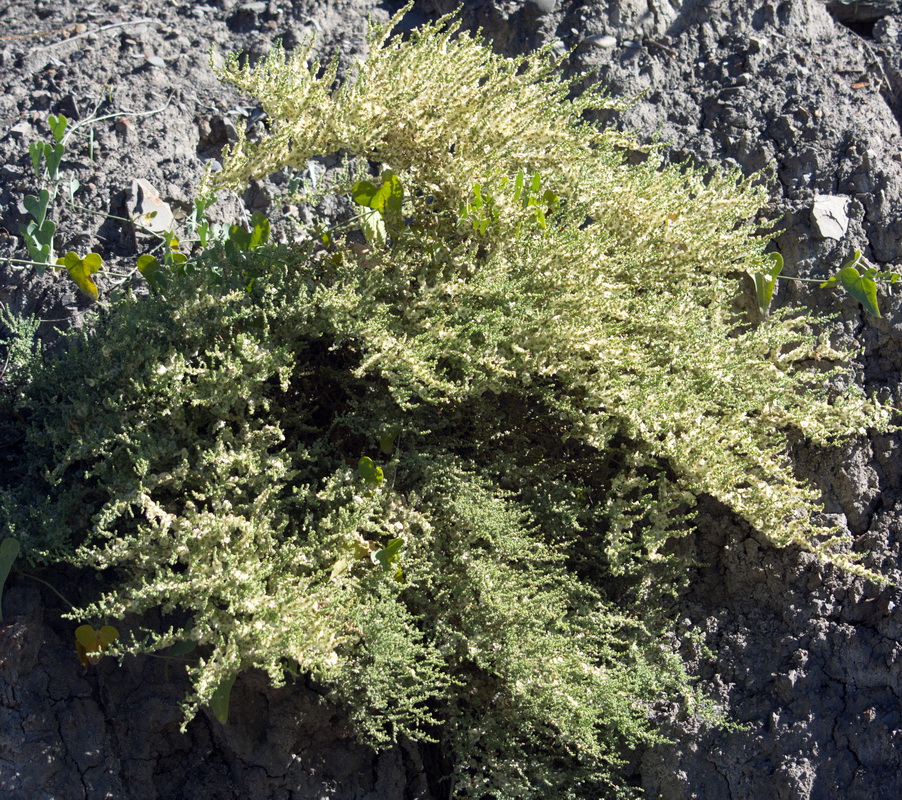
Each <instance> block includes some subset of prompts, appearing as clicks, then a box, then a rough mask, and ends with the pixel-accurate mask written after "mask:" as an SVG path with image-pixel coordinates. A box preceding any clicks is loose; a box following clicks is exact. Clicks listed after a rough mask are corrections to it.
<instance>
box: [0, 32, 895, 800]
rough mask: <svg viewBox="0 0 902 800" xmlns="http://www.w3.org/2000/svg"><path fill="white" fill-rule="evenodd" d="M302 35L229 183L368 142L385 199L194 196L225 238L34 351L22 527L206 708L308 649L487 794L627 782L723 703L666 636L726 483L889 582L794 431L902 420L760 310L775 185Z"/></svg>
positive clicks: (556, 109)
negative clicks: (661, 705) (746, 312)
mask: <svg viewBox="0 0 902 800" xmlns="http://www.w3.org/2000/svg"><path fill="white" fill-rule="evenodd" d="M308 55H309V50H305V49H304V48H300V53H299V55H297V56H295V57H292V58H291V59H288V60H286V58H285V56H284V55H283V54H282V53H280V52H278V51H277V52H276V53H275V54H273V55H271V56H270V57H269V58H268V59H267V60H265V61H264V62H263V63H262V64H260V65H259V66H258V67H257V68H255V69H250V68H242V67H239V66H238V64H237V61H232V62H230V64H229V66H228V67H227V68H226V73H225V74H226V77H228V78H229V79H230V80H232V81H233V82H235V83H236V84H237V85H238V86H239V88H242V89H245V90H248V91H251V92H253V93H254V94H256V95H257V96H258V97H259V98H260V100H261V102H262V103H263V105H264V107H265V108H266V110H267V113H268V114H269V117H270V119H271V121H272V133H271V135H270V136H269V137H268V138H264V139H263V140H262V141H261V142H260V143H259V144H258V145H256V146H252V145H251V144H249V143H248V142H246V141H243V140H242V141H239V143H238V145H237V146H236V149H235V150H234V151H233V152H232V153H231V154H230V155H229V157H228V158H227V159H226V161H225V168H224V170H223V171H222V172H221V173H218V174H217V176H215V177H216V179H217V180H221V181H222V182H223V184H224V185H228V186H233V187H238V186H242V185H243V182H244V181H246V180H247V179H248V178H249V177H251V176H260V175H264V174H266V173H268V172H271V171H275V170H277V169H280V168H283V167H286V166H287V167H292V168H296V169H300V168H302V167H303V166H304V165H305V164H306V161H307V159H308V158H310V157H312V156H314V155H329V154H334V153H338V152H342V153H345V154H347V155H348V156H349V157H350V158H357V159H359V160H362V161H373V162H377V163H378V164H380V165H382V166H381V169H380V173H379V174H380V178H379V182H378V184H377V183H376V182H374V181H373V182H371V181H369V180H353V179H351V178H350V175H351V171H350V170H349V172H348V176H349V179H348V180H347V181H346V182H345V184H343V185H341V186H339V190H340V191H343V192H345V193H346V194H348V195H349V196H351V197H352V198H353V199H354V200H355V201H356V202H357V204H358V205H359V206H361V207H362V208H363V209H365V210H364V213H363V215H362V216H355V217H354V218H353V219H352V220H349V221H347V222H346V223H345V224H343V225H340V226H338V227H337V228H334V229H332V230H331V231H330V232H329V234H328V235H327V236H324V235H323V233H322V229H321V228H320V227H315V228H313V229H312V230H311V231H309V234H310V235H309V236H308V237H307V238H306V239H304V240H303V241H301V242H299V243H297V244H294V245H292V246H290V247H288V246H279V245H275V244H272V243H269V242H267V237H268V223H264V220H263V219H262V218H259V217H258V218H256V219H252V220H251V223H252V228H251V230H248V229H245V228H238V227H235V228H232V229H231V230H230V231H229V233H228V236H227V238H226V239H225V240H222V241H219V242H217V241H215V239H216V236H215V235H214V232H213V231H212V228H210V227H207V228H204V225H208V223H207V222H206V221H205V217H204V212H205V210H206V208H207V207H208V201H207V200H203V201H201V202H199V203H198V204H196V206H195V215H194V216H195V218H194V225H195V227H196V230H197V232H198V234H199V236H200V237H201V238H204V237H206V241H207V242H209V243H210V246H209V247H208V248H207V250H206V251H205V252H204V253H203V254H201V255H200V256H198V257H196V258H187V257H186V256H184V254H182V253H181V251H180V250H179V247H178V242H177V241H176V240H175V239H174V238H171V237H170V238H169V239H168V240H167V247H166V248H164V249H165V251H166V252H164V255H163V258H162V260H158V259H156V258H155V257H153V256H149V257H148V258H145V259H143V260H142V261H140V262H139V269H140V270H141V272H142V274H144V276H145V278H147V279H148V280H149V281H150V283H151V285H152V286H153V287H154V289H155V291H154V292H153V293H152V294H151V295H150V296H149V297H142V298H135V297H132V296H128V295H125V294H123V295H121V296H119V297H117V298H115V299H114V300H113V302H112V303H111V307H110V309H109V311H108V313H106V314H105V315H104V316H97V317H95V318H94V319H93V321H91V322H90V324H88V325H86V326H85V328H84V330H82V331H78V332H75V333H73V334H72V335H71V337H70V340H69V346H68V348H67V351H66V353H65V354H64V356H62V357H61V358H59V359H56V360H49V361H47V362H46V363H44V364H38V365H37V366H36V367H34V369H33V370H32V377H31V378H30V380H29V381H28V383H27V385H26V386H23V388H22V390H21V392H20V393H19V395H17V397H16V399H15V403H16V408H15V411H16V413H17V414H19V417H20V418H21V419H23V420H25V419H27V425H26V424H24V423H23V430H22V436H23V437H24V440H25V441H24V443H23V445H22V453H21V459H20V460H19V461H18V462H17V469H18V474H17V475H15V476H13V477H14V478H15V480H14V483H13V485H12V487H11V488H10V489H8V490H6V491H5V492H3V493H2V494H0V524H5V525H8V526H11V527H12V528H13V529H14V530H15V531H16V533H17V536H18V538H19V540H20V541H21V543H22V545H23V548H24V550H25V551H26V553H27V555H28V556H29V558H30V559H32V560H33V561H53V560H58V559H63V560H66V561H68V562H70V563H73V564H76V565H79V566H84V567H90V568H92V569H94V570H100V571H102V572H103V573H104V574H106V575H107V576H108V578H109V583H108V585H107V586H106V587H105V589H104V591H103V593H102V595H101V596H100V597H99V598H98V599H97V600H96V601H95V602H93V603H91V604H89V605H88V606H87V607H85V608H82V609H79V611H78V612H76V613H75V614H74V615H73V616H74V617H76V618H79V619H80V618H84V617H90V618H95V619H107V618H109V619H117V620H135V619H139V616H138V615H141V614H144V613H145V612H148V611H151V610H154V611H157V612H158V613H159V614H161V615H162V619H163V621H164V628H163V629H162V630H159V629H157V630H137V629H133V630H132V632H131V634H130V635H129V634H127V635H126V636H125V637H124V641H123V642H122V643H121V646H120V651H121V652H152V651H157V650H163V649H165V648H172V650H171V651H170V653H172V652H174V651H176V650H179V648H184V647H185V643H186V642H187V643H195V644H196V645H197V647H196V653H197V657H196V658H193V657H192V659H191V660H189V661H188V662H187V667H188V674H189V677H190V679H191V682H192V691H191V695H190V696H189V697H188V699H187V701H186V711H187V716H188V717H190V716H191V715H192V714H193V713H195V712H196V711H197V709H198V708H199V707H201V706H203V705H209V706H210V707H211V709H212V710H213V713H214V714H215V715H216V716H217V717H218V718H219V719H221V720H225V719H227V716H228V705H227V703H228V697H229V691H230V689H231V686H232V684H233V682H234V681H235V679H236V676H238V675H240V673H242V672H244V671H246V670H248V669H252V668H258V669H262V670H264V671H266V672H267V673H268V674H269V676H270V678H271V679H272V681H273V682H274V683H275V684H280V683H282V682H284V681H285V680H287V679H289V678H290V677H292V676H293V675H296V674H297V673H298V672H299V671H300V672H304V673H307V674H309V675H311V676H312V677H313V678H314V679H315V680H316V681H318V682H319V683H320V684H322V685H323V686H325V687H326V688H327V689H328V691H329V695H330V697H331V698H332V699H333V700H334V701H335V702H338V703H341V704H343V705H344V707H345V708H346V709H347V711H348V713H349V715H350V717H351V718H352V720H353V721H354V723H355V725H356V727H357V729H358V731H359V732H360V735H361V736H362V737H363V738H365V739H366V740H367V741H370V742H372V743H374V744H376V745H384V744H386V743H389V742H391V741H394V740H395V739H396V738H397V737H398V736H402V735H403V736H409V737H412V738H415V739H433V738H440V739H441V740H442V741H443V742H444V743H445V745H446V746H447V747H448V748H449V749H450V752H451V754H452V756H453V760H454V763H455V772H454V775H453V783H454V786H455V791H456V793H457V795H458V796H461V797H485V796H491V797H495V798H498V799H499V800H502V799H503V798H510V800H513V799H514V798H518V799H519V798H546V797H555V798H571V797H572V798H578V797H593V798H594V797H599V796H608V795H610V796H614V795H616V794H618V793H621V792H622V793H626V790H625V789H624V788H623V787H622V786H621V785H620V781H619V780H618V777H617V774H618V773H617V770H618V767H619V765H620V764H621V763H622V760H623V756H624V753H625V751H626V750H627V749H628V748H632V747H636V746H640V745H645V744H648V743H650V742H654V741H657V740H658V734H657V733H656V732H655V730H654V726H653V724H652V718H653V713H654V710H655V707H656V703H658V702H662V701H663V702H667V703H673V704H676V705H677V706H678V707H680V708H681V709H682V712H683V713H685V714H702V715H704V714H705V713H706V712H705V706H704V703H703V702H702V701H701V700H700V698H699V697H698V696H697V694H696V693H695V692H694V691H693V689H692V685H691V681H690V679H689V678H688V677H687V675H686V674H685V671H684V670H683V667H682V665H681V663H680V661H679V659H678V658H677V656H676V655H675V654H674V653H673V652H671V651H670V649H669V647H668V645H667V644H666V643H667V641H668V640H670V639H671V638H672V635H673V625H672V621H670V620H669V619H668V616H667V612H666V607H667V604H666V603H665V602H664V599H665V598H667V597H669V596H670V595H671V594H672V593H673V592H674V591H675V590H676V589H677V588H678V587H679V585H680V581H681V579H682V575H683V574H684V572H685V570H684V565H682V564H681V563H680V562H679V561H678V560H677V559H675V558H673V557H672V556H671V555H669V551H668V542H669V540H670V539H671V538H673V537H674V536H679V535H683V534H685V533H686V532H687V531H688V530H690V529H691V527H690V522H691V506H692V504H693V503H694V500H695V498H696V497H697V496H698V495H700V494H703V493H706V494H710V495H713V496H714V497H716V498H718V499H720V500H721V501H722V502H724V503H725V504H727V505H728V506H729V507H731V508H732V509H733V510H734V511H735V512H736V513H737V514H738V515H740V516H741V517H743V518H744V519H745V520H747V521H748V523H749V524H751V525H753V526H755V527H757V528H758V529H759V530H761V531H762V532H763V533H764V534H765V535H767V536H768V537H769V538H770V539H771V541H773V542H774V543H776V544H788V543H796V544H799V545H801V546H803V547H807V548H809V549H811V550H813V551H815V552H817V553H819V554H820V555H821V556H822V557H824V558H827V559H830V560H832V561H834V562H836V563H838V564H841V565H843V566H845V567H846V568H848V569H850V570H853V571H855V572H857V573H858V574H862V575H869V574H870V573H868V572H867V571H866V570H864V569H863V568H862V567H861V566H860V565H858V563H857V562H856V561H855V558H854V556H853V555H852V554H851V553H850V551H849V543H848V542H847V541H846V540H844V539H840V538H837V537H835V536H833V533H834V532H833V531H831V530H829V529H828V530H825V529H822V528H821V527H819V526H818V525H817V523H816V521H815V519H816V512H817V511H818V510H819V506H818V503H817V494H816V492H815V491H814V490H813V489H812V488H811V487H809V486H807V485H805V484H804V483H802V482H800V481H799V480H798V479H797V478H796V476H795V475H794V474H793V471H792V468H791V465H790V464H789V463H788V461H787V458H786V453H787V449H788V444H787V443H788V439H789V437H790V436H800V435H801V436H805V437H807V438H809V439H810V440H812V441H815V442H818V443H828V442H832V441H838V440H841V439H843V438H846V437H848V436H851V435H854V434H856V433H858V432H859V431H861V430H864V429H865V428H867V427H868V426H873V427H877V428H880V429H885V428H886V427H887V425H888V418H889V414H890V412H889V410H888V409H885V408H882V407H880V406H879V405H876V404H874V403H872V402H870V401H869V400H868V399H867V398H865V397H864V396H863V395H862V394H861V393H860V392H855V391H845V392H843V393H835V392H831V390H830V385H831V383H830V382H831V380H832V379H834V378H836V377H838V376H845V374H846V373H845V371H844V368H843V367H842V366H841V365H839V360H840V357H841V355H842V354H838V353H836V352H834V351H833V350H832V349H830V347H829V346H828V345H827V343H826V342H825V341H823V340H822V339H821V338H820V337H819V336H818V335H817V334H816V332H813V331H814V326H815V325H816V321H815V320H813V319H811V318H809V317H807V316H805V315H803V314H795V315H793V314H790V313H788V312H783V313H776V314H772V315H771V316H770V318H769V319H767V320H766V321H765V322H764V323H763V324H762V325H760V326H759V327H757V328H751V327H749V326H748V325H747V324H745V323H744V322H743V321H742V320H740V319H737V318H736V316H735V315H734V313H733V311H732V306H733V301H734V297H735V294H736V292H737V291H738V290H739V277H740V276H741V275H742V273H743V272H745V271H748V272H751V273H753V274H755V273H761V272H764V271H765V270H767V271H768V272H767V274H768V275H770V277H771V285H770V291H771V294H772V282H773V279H775V278H776V276H777V275H778V274H779V269H777V268H776V267H777V264H776V261H775V260H772V259H771V258H770V257H768V256H766V255H765V254H764V250H765V247H766V245H767V243H768V242H767V239H766V238H762V237H758V236H756V235H755V227H754V225H753V224H752V223H750V222H748V220H749V219H750V218H751V217H752V216H753V214H754V212H755V211H756V210H757V208H758V206H759V205H760V204H761V203H762V201H763V199H764V193H763V190H761V189H760V188H757V187H756V186H755V184H754V183H753V182H752V181H748V180H743V179H741V178H740V177H739V176H738V175H737V174H735V173H728V174H723V173H715V174H702V173H700V172H698V171H694V170H692V169H689V168H686V167H672V166H665V165H664V164H663V163H662V161H661V159H660V157H659V156H658V155H657V154H656V153H655V152H654V151H651V152H650V153H649V157H648V159H647V160H646V161H645V162H644V163H642V164H638V165H631V164H628V163H627V162H626V160H625V158H624V155H623V149H622V145H623V144H624V140H623V138H622V137H621V135H619V134H617V133H614V132H611V131H608V130H604V129H601V128H599V127H597V126H596V125H594V124H591V123H589V122H587V121H586V117H587V116H588V114H589V113H590V112H592V111H593V110H596V109H599V108H604V107H608V106H609V105H610V102H609V101H608V100H607V99H606V98H604V97H603V96H602V95H601V94H599V93H597V92H592V91H590V92H588V93H585V94H583V95H581V96H580V97H579V98H578V99H576V100H571V99H569V94H570V91H571V89H572V88H573V87H572V86H571V85H570V84H567V83H566V82H564V83H562V82H561V81H560V79H559V78H558V76H557V74H556V73H555V72H554V65H553V59H552V57H551V54H550V51H548V50H543V51H541V52H539V53H538V54H537V55H535V56H531V57H523V58H519V59H515V60H511V61H508V60H505V59H502V58H500V57H498V56H496V55H494V54H493V53H492V51H491V49H490V48H488V47H487V46H485V45H484V44H482V43H481V42H480V41H479V40H476V39H473V38H471V37H470V36H468V35H467V34H465V33H461V32H460V31H459V30H458V26H457V24H456V23H454V22H453V21H451V20H448V19H444V20H442V21H440V22H439V23H436V24H434V25H429V26H426V27H425V28H423V29H421V30H420V31H417V32H414V33H413V34H411V36H410V37H409V39H408V40H402V39H389V38H388V29H387V28H375V29H374V30H373V33H372V34H371V36H370V57H369V60H368V61H367V62H365V63H364V64H361V65H360V66H359V68H358V70H357V72H356V74H355V75H354V76H353V77H352V78H351V79H350V80H349V81H347V82H346V83H344V84H343V85H341V86H339V87H338V88H337V89H336V88H334V86H333V83H334V79H335V75H336V71H335V67H334V65H332V66H330V67H327V68H326V69H325V70H322V69H321V68H320V65H318V64H312V65H308V64H307V63H306V61H305V59H306V58H307V56H308ZM205 197H206V196H205ZM201 231H204V233H203V234H201V233H200V232H201ZM380 231H381V233H382V235H381V236H379V235H378V234H379V233H380ZM361 234H363V235H361ZM364 239H366V240H367V245H364V244H363V241H364ZM176 255H180V256H183V257H182V258H177V257H176ZM150 259H153V260H150ZM766 289H767V286H766V285H764V284H762V288H761V289H759V299H760V297H761V296H762V295H761V292H762V291H766ZM768 300H769V297H768ZM812 361H817V362H819V363H818V365H817V368H816V369H812V368H811V364H812ZM377 461H378V462H379V463H377ZM875 577H876V576H875ZM180 652H187V651H186V650H181V651H180Z"/></svg>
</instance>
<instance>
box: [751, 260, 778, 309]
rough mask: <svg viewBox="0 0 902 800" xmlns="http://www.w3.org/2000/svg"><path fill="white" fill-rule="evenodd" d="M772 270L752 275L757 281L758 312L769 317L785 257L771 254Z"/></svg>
mask: <svg viewBox="0 0 902 800" xmlns="http://www.w3.org/2000/svg"><path fill="white" fill-rule="evenodd" d="M770 260H771V268H770V269H768V270H765V271H764V272H756V273H755V274H754V275H752V278H754V280H755V294H756V295H757V297H758V310H759V311H760V312H761V313H762V314H763V315H764V316H767V312H768V310H769V309H770V304H771V300H773V299H774V289H775V288H776V285H777V276H778V275H779V274H780V273H781V272H782V271H783V256H781V255H780V254H779V253H771V254H770Z"/></svg>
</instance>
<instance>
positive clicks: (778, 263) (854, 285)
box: [752, 250, 902, 317]
mask: <svg viewBox="0 0 902 800" xmlns="http://www.w3.org/2000/svg"><path fill="white" fill-rule="evenodd" d="M770 257H771V262H772V263H771V268H770V269H766V270H764V271H763V272H755V273H752V279H753V280H754V281H755V292H756V294H757V297H758V309H759V311H760V312H761V314H762V315H765V316H766V315H767V313H768V310H769V309H770V303H771V300H772V299H773V296H774V289H775V287H776V282H777V278H784V279H785V280H790V281H803V282H805V283H819V284H820V287H821V288H822V289H828V288H831V287H833V286H839V287H841V288H842V289H845V290H846V291H847V292H848V293H849V294H850V295H852V297H854V298H855V299H856V300H857V301H858V302H859V303H861V304H862V305H863V306H864V308H865V310H866V311H867V312H868V313H869V314H873V315H874V316H875V317H879V316H880V307H879V306H878V305H877V282H878V281H880V282H883V283H888V284H890V285H892V284H894V283H896V282H897V281H898V280H899V278H900V277H902V276H900V275H899V273H898V272H892V271H889V270H887V271H882V272H881V271H878V270H877V268H876V267H872V266H870V265H869V264H868V262H867V260H866V259H865V258H864V257H863V256H862V255H861V251H860V250H856V251H855V253H854V254H853V255H852V258H851V259H850V260H849V261H847V262H846V263H845V264H843V266H842V268H841V269H840V270H839V271H838V272H837V273H836V275H834V276H833V277H831V278H830V279H829V280H826V281H824V282H823V283H821V282H820V281H818V280H814V279H812V278H792V277H789V276H788V275H781V274H780V273H781V272H782V271H783V256H781V255H780V254H779V253H771V254H770ZM862 264H866V265H867V268H866V269H865V271H864V272H863V273H859V271H858V267H859V266H861V265H862Z"/></svg>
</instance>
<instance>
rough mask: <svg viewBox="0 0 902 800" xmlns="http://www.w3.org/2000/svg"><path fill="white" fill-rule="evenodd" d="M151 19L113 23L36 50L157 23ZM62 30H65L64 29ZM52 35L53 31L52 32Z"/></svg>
mask: <svg viewBox="0 0 902 800" xmlns="http://www.w3.org/2000/svg"><path fill="white" fill-rule="evenodd" d="M155 21H156V20H154V19H153V18H151V17H144V18H143V19H130V20H126V21H125V22H111V23H110V24H109V25H102V26H101V27H99V28H93V29H92V30H90V31H85V32H84V33H79V34H76V35H75V36H70V37H69V38H68V39H60V41H58V42H53V43H52V44H45V45H43V46H41V47H38V48H36V49H37V50H49V49H50V48H51V47H59V46H60V45H61V44H66V43H67V42H74V41H75V40H76V39H82V38H84V37H85V36H90V35H91V34H92V33H100V32H101V31H108V30H110V29H111V28H124V27H125V26H126V25H141V24H143V23H149V22H155ZM62 30H65V28H63V29H62ZM51 33H52V31H51Z"/></svg>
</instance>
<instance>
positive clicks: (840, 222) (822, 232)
mask: <svg viewBox="0 0 902 800" xmlns="http://www.w3.org/2000/svg"><path fill="white" fill-rule="evenodd" d="M848 204H849V198H848V197H839V196H837V195H832V194H819V195H817V197H815V198H814V206H813V207H812V209H811V224H812V225H813V226H814V230H815V232H816V234H817V236H818V237H819V238H821V239H836V240H837V241H839V240H840V239H842V238H843V236H845V235H846V231H847V230H848V229H849V217H848V215H847V214H846V207H847V206H848Z"/></svg>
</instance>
